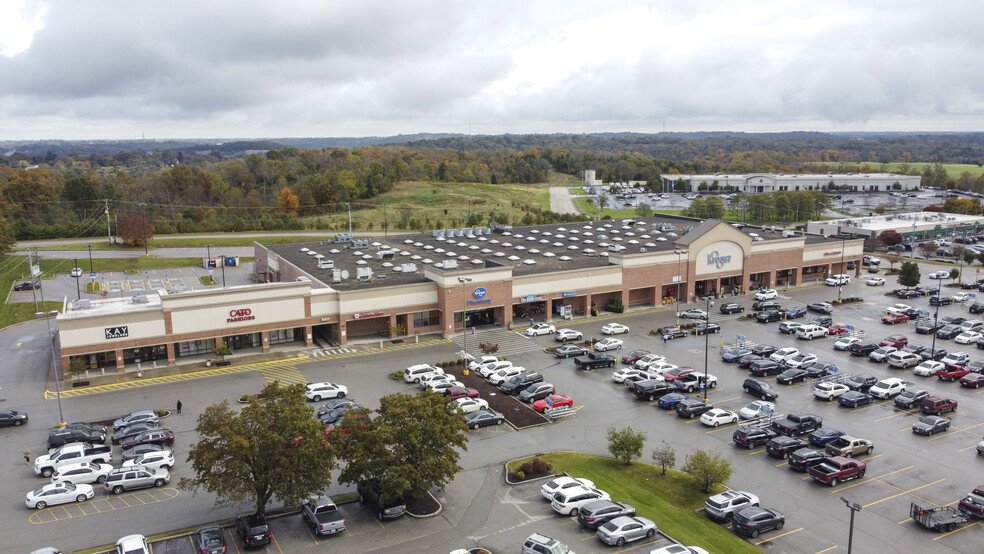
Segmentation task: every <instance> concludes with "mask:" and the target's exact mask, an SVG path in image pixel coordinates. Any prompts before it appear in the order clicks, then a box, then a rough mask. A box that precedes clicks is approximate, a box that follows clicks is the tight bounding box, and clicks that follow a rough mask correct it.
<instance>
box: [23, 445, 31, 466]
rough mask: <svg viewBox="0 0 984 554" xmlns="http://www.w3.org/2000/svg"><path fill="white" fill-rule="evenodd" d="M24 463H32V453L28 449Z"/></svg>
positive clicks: (25, 452)
mask: <svg viewBox="0 0 984 554" xmlns="http://www.w3.org/2000/svg"><path fill="white" fill-rule="evenodd" d="M24 463H26V464H30V463H31V451H30V450H28V449H27V448H25V449H24Z"/></svg>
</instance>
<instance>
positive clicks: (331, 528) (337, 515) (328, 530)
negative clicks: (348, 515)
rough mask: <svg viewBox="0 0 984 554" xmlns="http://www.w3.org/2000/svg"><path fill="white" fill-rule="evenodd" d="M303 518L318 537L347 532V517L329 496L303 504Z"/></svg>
mask: <svg viewBox="0 0 984 554" xmlns="http://www.w3.org/2000/svg"><path fill="white" fill-rule="evenodd" d="M301 518H303V519H304V521H305V522H307V524H308V525H310V526H311V528H312V529H314V532H315V533H317V534H318V535H334V534H335V533H341V532H342V531H344V530H345V517H344V516H342V513H341V512H339V511H338V507H337V506H335V503H334V502H332V501H331V499H330V498H328V497H327V496H324V497H321V498H312V499H310V500H308V501H306V502H305V503H304V504H302V505H301Z"/></svg>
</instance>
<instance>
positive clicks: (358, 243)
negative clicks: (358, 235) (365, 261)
mask: <svg viewBox="0 0 984 554" xmlns="http://www.w3.org/2000/svg"><path fill="white" fill-rule="evenodd" d="M351 247H352V248H369V240H368V239H353V240H352V246H351Z"/></svg>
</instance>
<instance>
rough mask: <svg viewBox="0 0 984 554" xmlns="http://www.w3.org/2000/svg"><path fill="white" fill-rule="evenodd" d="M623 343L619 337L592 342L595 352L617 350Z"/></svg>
mask: <svg viewBox="0 0 984 554" xmlns="http://www.w3.org/2000/svg"><path fill="white" fill-rule="evenodd" d="M623 344H624V343H623V342H622V340H621V339H601V340H600V341H598V342H596V343H595V344H594V349H595V351H597V352H607V351H609V350H618V349H619V348H622V345H623Z"/></svg>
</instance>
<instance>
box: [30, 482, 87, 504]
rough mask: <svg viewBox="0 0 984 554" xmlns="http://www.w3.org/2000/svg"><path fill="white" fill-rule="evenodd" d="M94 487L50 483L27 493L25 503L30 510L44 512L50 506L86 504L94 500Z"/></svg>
mask: <svg viewBox="0 0 984 554" xmlns="http://www.w3.org/2000/svg"><path fill="white" fill-rule="evenodd" d="M93 494H95V493H94V492H93V491H92V485H73V484H72V483H49V484H47V485H45V486H43V487H41V488H39V489H35V490H33V491H31V492H29V493H27V497H26V498H25V499H24V503H25V504H27V507H28V508H37V509H38V510H43V509H45V508H47V507H48V506H54V505H56V504H65V503H67V502H85V501H86V500H88V499H90V498H92V496H93Z"/></svg>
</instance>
